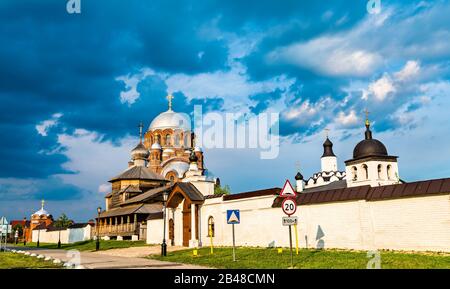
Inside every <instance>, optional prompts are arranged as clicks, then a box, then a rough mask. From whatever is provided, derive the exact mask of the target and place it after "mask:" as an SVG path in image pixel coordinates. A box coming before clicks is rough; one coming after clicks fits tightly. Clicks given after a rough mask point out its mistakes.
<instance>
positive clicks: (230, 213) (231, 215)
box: [227, 210, 241, 261]
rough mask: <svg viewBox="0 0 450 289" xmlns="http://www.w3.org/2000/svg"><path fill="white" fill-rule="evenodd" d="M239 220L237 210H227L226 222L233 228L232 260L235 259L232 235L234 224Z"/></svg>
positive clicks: (239, 216) (234, 244)
mask: <svg viewBox="0 0 450 289" xmlns="http://www.w3.org/2000/svg"><path fill="white" fill-rule="evenodd" d="M240 222H241V214H240V212H239V210H227V223H228V224H231V226H232V230H233V261H236V241H235V240H236V239H235V235H234V225H235V224H239V223H240Z"/></svg>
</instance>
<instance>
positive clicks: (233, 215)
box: [228, 211, 239, 223]
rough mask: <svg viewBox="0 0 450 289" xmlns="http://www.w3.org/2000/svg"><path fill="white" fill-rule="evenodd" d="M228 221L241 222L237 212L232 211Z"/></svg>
mask: <svg viewBox="0 0 450 289" xmlns="http://www.w3.org/2000/svg"><path fill="white" fill-rule="evenodd" d="M228 223H239V218H238V217H237V216H236V214H235V213H234V211H233V212H231V215H230V218H228Z"/></svg>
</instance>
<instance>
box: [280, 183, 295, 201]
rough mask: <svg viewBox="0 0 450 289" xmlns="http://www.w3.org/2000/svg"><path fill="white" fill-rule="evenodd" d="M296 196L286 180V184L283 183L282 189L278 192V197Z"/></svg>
mask: <svg viewBox="0 0 450 289" xmlns="http://www.w3.org/2000/svg"><path fill="white" fill-rule="evenodd" d="M296 195H297V193H296V192H295V191H294V189H293V188H292V185H291V183H290V182H289V180H286V182H285V183H284V187H283V189H282V190H281V192H280V196H282V197H295V196H296Z"/></svg>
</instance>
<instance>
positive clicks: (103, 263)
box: [9, 247, 207, 269]
mask: <svg viewBox="0 0 450 289" xmlns="http://www.w3.org/2000/svg"><path fill="white" fill-rule="evenodd" d="M9 249H16V250H23V251H26V252H30V253H34V254H37V255H44V256H45V257H51V258H52V259H59V260H61V261H62V262H63V263H67V262H74V261H76V259H74V257H75V258H76V256H74V255H73V254H71V252H72V251H70V250H69V251H68V250H58V249H40V248H24V247H15V248H14V247H9ZM104 252H107V251H104ZM79 253H80V256H79V257H80V265H81V266H83V267H84V268H87V269H207V268H206V267H201V266H197V265H189V264H180V263H173V262H166V261H159V260H152V259H146V258H140V257H125V256H117V255H116V256H114V255H110V254H105V253H102V252H85V251H84V252H83V251H81V252H79Z"/></svg>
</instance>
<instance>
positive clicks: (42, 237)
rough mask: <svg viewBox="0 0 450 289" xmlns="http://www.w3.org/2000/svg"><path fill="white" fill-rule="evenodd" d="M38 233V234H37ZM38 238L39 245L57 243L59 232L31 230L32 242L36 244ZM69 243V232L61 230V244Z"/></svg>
mask: <svg viewBox="0 0 450 289" xmlns="http://www.w3.org/2000/svg"><path fill="white" fill-rule="evenodd" d="M39 231H40V233H38V232H39ZM38 237H39V243H53V244H56V243H58V240H59V231H50V232H46V230H33V233H32V241H33V242H37V241H38ZM68 243H69V231H68V230H61V244H68Z"/></svg>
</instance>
